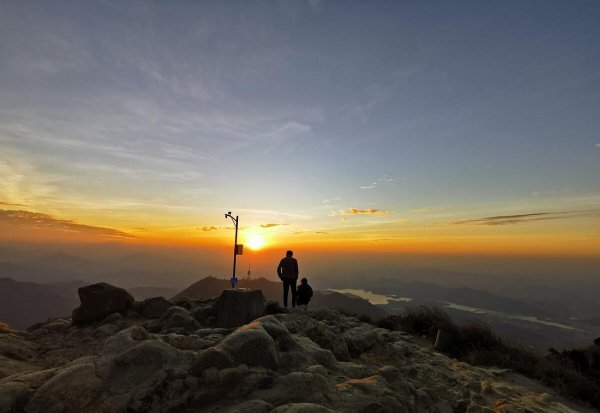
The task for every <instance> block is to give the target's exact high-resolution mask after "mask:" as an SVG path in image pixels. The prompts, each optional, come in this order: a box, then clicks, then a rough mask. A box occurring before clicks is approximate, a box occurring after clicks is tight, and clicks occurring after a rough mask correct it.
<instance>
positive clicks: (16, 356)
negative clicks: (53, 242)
mask: <svg viewBox="0 0 600 413" xmlns="http://www.w3.org/2000/svg"><path fill="white" fill-rule="evenodd" d="M80 298H81V301H82V304H81V307H79V308H78V309H76V310H75V311H74V312H73V318H72V319H56V320H52V321H49V322H48V323H43V324H38V325H36V326H33V327H32V328H30V329H28V330H27V331H15V330H12V329H10V328H9V327H7V326H3V327H1V328H0V412H1V413H5V412H6V413H9V412H27V413H55V412H56V413H58V412H66V413H79V412H90V413H96V412H97V413H119V412H181V413H195V412H239V413H242V412H246V413H259V412H265V413H266V412H273V413H282V412H295V413H302V412H307V413H308V412H365V413H366V412H438V413H452V412H461V413H462V412H468V413H477V412H521V413H525V412H557V413H559V412H560V413H567V412H577V411H579V412H591V411H593V410H591V409H589V408H586V407H584V406H580V405H577V404H575V403H572V402H570V401H567V400H564V399H563V398H561V397H559V396H557V395H556V394H553V393H552V392H551V391H550V390H548V389H546V388H544V387H543V386H541V385H539V384H535V385H533V384H532V383H531V382H529V381H527V380H525V379H524V378H521V376H517V375H515V374H514V373H511V372H508V371H504V370H499V369H493V368H479V367H474V366H471V365H469V364H466V363H462V362H458V361H456V360H452V359H450V358H448V357H446V356H445V355H443V354H440V353H437V352H435V351H433V349H431V348H430V347H428V346H424V345H423V344H422V342H421V341H420V340H419V339H418V338H415V337H412V336H411V335H409V334H407V333H403V332H398V331H389V330H386V329H382V328H377V327H374V326H372V325H370V324H367V323H363V322H361V321H359V320H358V319H356V318H354V317H349V316H346V315H343V314H341V313H339V312H337V311H335V310H328V309H323V310H319V311H314V312H306V313H301V312H294V313H286V312H284V310H283V309H280V308H278V306H277V305H276V304H274V303H269V304H268V305H265V300H264V298H263V296H262V293H261V292H260V291H241V290H226V291H224V292H223V294H222V295H221V296H220V297H219V298H218V299H215V300H192V299H186V298H180V299H178V300H177V302H175V303H174V302H171V301H169V300H166V299H164V298H153V299H148V300H145V301H143V302H135V301H134V300H133V297H131V296H130V295H129V294H128V293H127V292H126V291H125V290H122V289H119V288H116V287H113V286H110V285H108V284H96V285H93V286H88V287H83V288H82V289H80Z"/></svg>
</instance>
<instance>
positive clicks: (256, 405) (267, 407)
mask: <svg viewBox="0 0 600 413" xmlns="http://www.w3.org/2000/svg"><path fill="white" fill-rule="evenodd" d="M272 409H273V405H272V404H271V403H267V402H266V401H264V400H258V399H254V400H248V401H245V402H243V403H240V404H236V405H235V406H233V407H230V408H229V409H228V410H227V411H226V412H227V413H269V412H270V411H271V410H272Z"/></svg>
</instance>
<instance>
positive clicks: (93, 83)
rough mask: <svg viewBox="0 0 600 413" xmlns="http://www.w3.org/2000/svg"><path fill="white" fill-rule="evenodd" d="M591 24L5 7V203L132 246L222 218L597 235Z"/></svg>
mask: <svg viewBox="0 0 600 413" xmlns="http://www.w3.org/2000/svg"><path fill="white" fill-rule="evenodd" d="M598 21H600V4H599V3H598V2H593V1H590V2H585V1H581V2H558V1H557V2H553V1H544V2H541V1H498V2H481V1H473V2H469V1H461V2H446V1H441V2H433V1H432V2H417V1H414V2H409V1H407V2H396V1H394V2H392V1H374V2H358V1H349V2H341V1H316V0H313V1H306V2H302V1H265V2H261V1H252V2H250V1H243V2H242V1H240V2H217V1H214V2H210V1H203V2H188V1H172V2H171V1H170V2H141V1H128V2H118V1H114V2H113V1H98V2H91V1H71V2H70V1H59V2H37V1H28V2H20V1H6V2H2V4H1V5H0V55H1V56H2V59H0V145H1V146H0V147H1V149H2V150H1V152H0V172H1V175H2V177H0V201H3V202H4V203H6V204H9V203H12V204H21V205H27V206H28V209H29V210H32V211H37V212H40V213H45V214H50V215H51V216H53V217H57V218H61V219H78V220H82V221H85V222H87V223H91V224H98V225H110V226H113V227H117V228H119V229H121V230H126V231H130V230H132V229H133V228H134V227H139V226H142V225H143V226H144V227H152V226H153V223H154V224H155V225H156V226H160V227H163V228H170V229H172V230H180V229H182V228H191V227H192V226H198V225H200V226H204V225H218V224H219V223H220V224H221V225H222V224H223V223H222V222H221V221H222V218H221V217H222V211H223V210H229V209H234V210H235V209H237V210H240V211H243V212H244V213H245V214H246V215H247V216H249V220H250V222H251V223H253V224H260V223H265V222H278V223H288V224H290V225H292V224H293V226H290V228H289V229H290V231H291V230H292V229H293V230H295V231H297V232H300V231H303V230H306V229H309V230H311V231H319V230H327V231H332V230H333V231H336V230H339V231H345V230H346V229H347V228H351V227H350V225H352V223H349V222H348V221H349V220H348V218H352V219H354V224H356V225H358V224H360V225H361V226H367V228H369V227H368V226H369V225H370V224H371V223H377V222H382V220H385V222H389V223H400V222H401V223H402V224H403V225H404V226H403V227H402V228H406V223H408V224H411V225H412V224H414V225H415V227H414V228H413V229H414V230H416V229H415V228H418V227H419V225H423V226H427V225H433V224H439V223H440V222H453V221H458V220H477V219H480V218H485V217H489V216H495V215H511V214H515V215H516V214H527V213H538V212H544V213H545V212H564V211H592V212H591V214H592V216H593V219H594V220H595V221H590V219H591V218H589V217H588V218H589V219H588V220H587V221H586V222H583V221H581V219H580V218H578V219H579V220H580V221H581V222H580V223H579V224H577V223H575V219H568V220H562V219H561V220H560V221H561V222H567V221H568V222H569V223H568V224H561V225H571V223H572V225H575V226H576V225H581V226H582V227H586V228H588V229H589V227H590V222H596V223H597V222H598V219H597V218H598V216H597V215H594V213H595V212H593V211H598V209H600V166H599V162H600V132H599V131H600V70H599V68H600V25H598ZM352 208H353V209H354V210H362V211H368V210H375V211H381V212H380V213H374V214H370V213H364V214H352V213H350V212H349V211H351V209H352ZM340 211H345V213H340ZM157 215H160V217H161V218H160V219H156V217H157ZM354 215H356V216H354ZM535 225H538V226H537V227H536V229H535V231H541V230H542V229H540V228H542V227H540V225H546V226H548V225H549V226H550V228H554V227H552V225H558V220H557V221H556V222H550V221H548V222H547V223H536V224H535ZM596 225H597V224H596ZM544 228H545V227H544ZM398 231H403V230H402V229H398ZM553 231H557V233H559V232H560V231H563V229H561V228H558V227H556V228H554V229H553ZM376 232H377V231H376ZM594 234H596V235H597V234H598V227H597V226H596V227H594V229H593V232H589V233H588V234H587V236H594ZM376 235H377V236H378V237H380V236H381V231H379V232H378V233H377V234H376Z"/></svg>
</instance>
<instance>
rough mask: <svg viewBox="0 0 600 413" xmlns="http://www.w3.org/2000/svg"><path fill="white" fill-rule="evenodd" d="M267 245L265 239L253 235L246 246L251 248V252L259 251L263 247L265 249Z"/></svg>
mask: <svg viewBox="0 0 600 413" xmlns="http://www.w3.org/2000/svg"><path fill="white" fill-rule="evenodd" d="M265 244H266V242H265V239H264V238H263V237H261V236H260V235H252V236H251V237H250V238H248V240H247V241H246V245H248V248H250V249H251V250H259V249H261V248H262V247H264V246H265Z"/></svg>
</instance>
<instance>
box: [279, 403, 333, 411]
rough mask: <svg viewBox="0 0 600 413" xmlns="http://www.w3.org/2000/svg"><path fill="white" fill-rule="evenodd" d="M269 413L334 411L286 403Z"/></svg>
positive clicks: (311, 405) (304, 404) (310, 404)
mask: <svg viewBox="0 0 600 413" xmlns="http://www.w3.org/2000/svg"><path fill="white" fill-rule="evenodd" d="M271 413H334V410H331V409H328V408H327V407H325V406H321V405H320V404H315V403H287V404H284V405H282V406H279V407H276V408H274V409H273V410H271Z"/></svg>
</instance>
